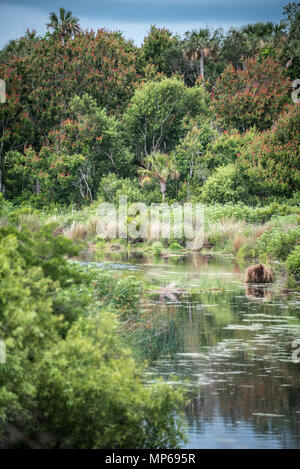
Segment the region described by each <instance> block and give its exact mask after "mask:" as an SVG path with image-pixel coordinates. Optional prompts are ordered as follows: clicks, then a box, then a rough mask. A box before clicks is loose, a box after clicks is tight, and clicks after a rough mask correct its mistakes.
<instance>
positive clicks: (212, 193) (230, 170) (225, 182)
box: [201, 164, 248, 203]
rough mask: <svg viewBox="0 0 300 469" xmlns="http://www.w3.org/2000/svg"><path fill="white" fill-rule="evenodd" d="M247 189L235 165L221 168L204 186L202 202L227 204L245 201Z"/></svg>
mask: <svg viewBox="0 0 300 469" xmlns="http://www.w3.org/2000/svg"><path fill="white" fill-rule="evenodd" d="M247 193H248V191H247V188H246V187H245V185H244V181H243V179H242V177H241V175H240V174H239V172H238V169H237V167H236V166H235V165H232V164H229V165H227V166H221V167H219V168H218V169H217V170H216V171H215V173H213V174H212V175H211V176H210V177H209V178H208V180H207V181H206V183H205V184H204V186H203V189H202V194H201V200H202V201H203V202H206V203H215V202H217V203H227V202H237V201H239V200H245V199H246V197H247Z"/></svg>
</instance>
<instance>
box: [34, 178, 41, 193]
mask: <svg viewBox="0 0 300 469" xmlns="http://www.w3.org/2000/svg"><path fill="white" fill-rule="evenodd" d="M40 192H41V184H40V181H39V180H38V179H37V180H36V181H35V193H36V194H40Z"/></svg>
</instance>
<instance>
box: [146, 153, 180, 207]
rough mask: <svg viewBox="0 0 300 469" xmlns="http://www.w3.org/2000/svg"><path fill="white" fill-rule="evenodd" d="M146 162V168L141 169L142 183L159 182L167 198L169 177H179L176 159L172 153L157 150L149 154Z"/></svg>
mask: <svg viewBox="0 0 300 469" xmlns="http://www.w3.org/2000/svg"><path fill="white" fill-rule="evenodd" d="M144 163H145V168H140V169H139V175H140V183H141V185H142V186H144V185H147V184H153V183H157V184H158V185H159V188H160V191H161V194H162V199H163V200H165V197H166V190H167V181H168V179H177V178H178V177H179V172H178V171H177V168H176V165H175V163H174V160H173V159H172V158H171V156H170V155H167V154H165V153H160V152H159V151H157V152H154V153H151V155H149V156H147V157H146V158H145V160H144Z"/></svg>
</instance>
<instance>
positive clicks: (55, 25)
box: [47, 8, 81, 45]
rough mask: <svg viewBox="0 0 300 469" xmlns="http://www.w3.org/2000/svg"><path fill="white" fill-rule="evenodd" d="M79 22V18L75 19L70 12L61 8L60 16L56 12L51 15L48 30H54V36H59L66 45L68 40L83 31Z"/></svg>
mask: <svg viewBox="0 0 300 469" xmlns="http://www.w3.org/2000/svg"><path fill="white" fill-rule="evenodd" d="M78 22H79V20H78V18H75V16H73V15H72V12H71V11H70V10H68V11H66V10H65V9H64V8H60V9H59V16H57V15H56V13H54V12H52V13H50V23H47V28H48V29H53V35H54V36H57V37H58V38H59V40H60V41H61V44H62V45H64V44H65V41H66V40H67V39H70V38H71V37H72V36H73V35H75V34H77V33H79V32H80V31H81V30H80V26H79V23H78Z"/></svg>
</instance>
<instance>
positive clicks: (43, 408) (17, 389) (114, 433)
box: [0, 215, 185, 449]
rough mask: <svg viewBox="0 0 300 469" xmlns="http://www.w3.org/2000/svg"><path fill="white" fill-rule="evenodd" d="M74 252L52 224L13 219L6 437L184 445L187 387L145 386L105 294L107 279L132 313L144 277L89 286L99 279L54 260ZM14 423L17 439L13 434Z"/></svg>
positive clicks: (7, 263) (4, 244)
mask: <svg viewBox="0 0 300 469" xmlns="http://www.w3.org/2000/svg"><path fill="white" fill-rule="evenodd" d="M14 216H16V215H14ZM42 242H43V246H44V250H42V249H41V247H42ZM73 253H74V252H73ZM70 254H71V250H70V244H69V242H68V240H64V238H63V237H62V236H61V237H60V236H57V237H56V238H54V237H53V236H52V238H51V236H50V231H49V227H46V228H45V229H43V228H41V229H40V230H39V231H38V232H35V233H30V234H29V233H28V231H26V230H24V229H20V230H16V229H14V228H13V227H12V226H7V227H6V228H3V229H2V230H1V237H0V280H1V281H0V338H1V340H3V341H4V342H5V345H6V364H1V366H0V424H1V425H0V429H1V430H0V441H1V443H3V442H4V444H5V445H6V446H10V445H13V446H14V447H26V448H28V447H29V448H40V447H42V448H45V447H47V448H110V449H111V448H128V447H131V448H168V447H178V445H179V444H180V442H181V441H182V438H183V437H184V433H183V429H184V428H183V418H182V416H181V415H180V409H181V408H182V406H183V404H184V403H185V398H184V395H183V392H182V390H181V389H179V388H177V389H174V387H172V386H170V385H168V384H165V383H163V382H157V383H156V384H154V386H153V387H151V388H150V387H145V386H144V385H143V384H142V380H141V373H142V370H141V369H140V368H139V367H138V366H137V364H136V362H135V361H134V360H133V358H132V355H131V352H130V350H129V349H128V347H127V346H126V344H125V343H124V339H122V334H120V323H119V322H118V321H117V319H116V316H115V314H114V313H112V312H105V311H104V310H103V309H101V306H102V307H103V306H104V301H102V300H101V298H99V297H98V298H97V293H99V289H100V286H101V288H102V290H101V292H102V295H104V296H107V297H108V296H109V295H111V297H110V299H109V302H111V303H112V307H113V309H114V310H115V311H117V312H118V313H119V314H120V316H121V317H122V319H127V317H128V316H127V315H128V314H129V311H130V314H132V312H134V313H135V314H136V311H137V309H136V308H137V300H138V297H139V295H138V290H137V288H138V286H137V284H136V283H134V282H132V281H129V280H126V281H125V280H120V281H119V282H117V284H115V283H114V281H113V279H112V278H111V274H109V273H107V274H105V275H104V276H100V280H98V283H97V282H96V284H95V282H94V285H91V286H87V282H86V280H87V279H88V280H89V282H88V283H90V281H91V277H89V275H87V274H86V275H85V276H83V275H82V273H81V271H80V270H79V271H78V272H77V274H75V271H76V270H78V266H76V265H74V266H73V269H74V271H73V275H72V269H71V270H69V272H68V275H67V273H66V271H65V269H64V268H63V269H62V271H61V270H60V269H59V265H57V266H56V269H53V268H50V266H49V264H48V262H49V261H50V262H51V261H53V260H59V261H60V262H59V264H62V265H63V267H64V263H67V261H66V260H65V256H66V255H70ZM37 262H39V263H40V264H41V267H39V266H36V265H35V264H36V263H37ZM51 267H53V263H52V264H51ZM63 271H64V275H62V273H63ZM74 279H77V283H78V284H77V285H76V286H75V285H73V282H74ZM101 282H102V283H101ZM62 286H63V288H62ZM100 296H101V295H100ZM99 300H100V301H99ZM8 428H9V429H10V430H12V429H13V431H14V433H15V434H16V435H18V437H17V438H18V439H14V440H13V441H10V439H9V437H8V436H7V435H8V432H7V430H8Z"/></svg>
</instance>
